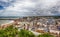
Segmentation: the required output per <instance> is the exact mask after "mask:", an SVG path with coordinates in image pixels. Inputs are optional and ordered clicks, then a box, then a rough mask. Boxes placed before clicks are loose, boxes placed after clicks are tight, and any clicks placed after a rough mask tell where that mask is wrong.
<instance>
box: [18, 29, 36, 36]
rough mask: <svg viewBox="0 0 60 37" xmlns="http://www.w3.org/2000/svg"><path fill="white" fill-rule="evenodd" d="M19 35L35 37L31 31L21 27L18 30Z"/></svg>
mask: <svg viewBox="0 0 60 37" xmlns="http://www.w3.org/2000/svg"><path fill="white" fill-rule="evenodd" d="M19 37H35V35H34V34H33V33H32V32H31V31H28V30H23V29H22V30H20V32H19Z"/></svg>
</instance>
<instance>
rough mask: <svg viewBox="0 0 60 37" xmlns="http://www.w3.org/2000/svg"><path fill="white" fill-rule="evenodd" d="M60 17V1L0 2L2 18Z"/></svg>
mask: <svg viewBox="0 0 60 37" xmlns="http://www.w3.org/2000/svg"><path fill="white" fill-rule="evenodd" d="M52 15H53V16H60V0H0V16H52Z"/></svg>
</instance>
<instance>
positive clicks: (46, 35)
mask: <svg viewBox="0 0 60 37" xmlns="http://www.w3.org/2000/svg"><path fill="white" fill-rule="evenodd" d="M38 37H54V36H53V35H50V34H49V33H44V34H41V35H39V36H38Z"/></svg>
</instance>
